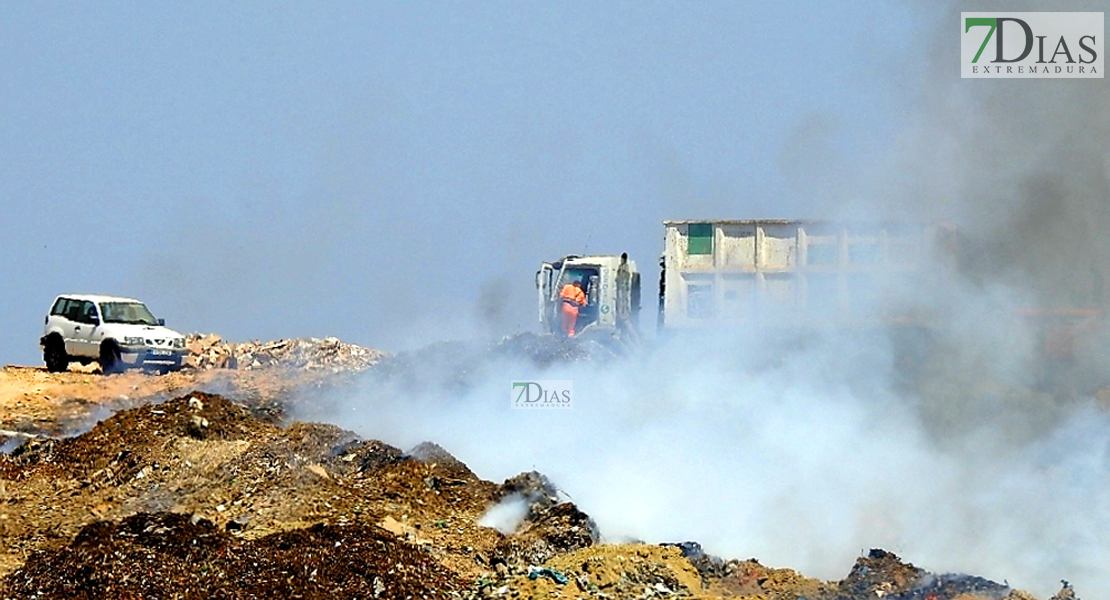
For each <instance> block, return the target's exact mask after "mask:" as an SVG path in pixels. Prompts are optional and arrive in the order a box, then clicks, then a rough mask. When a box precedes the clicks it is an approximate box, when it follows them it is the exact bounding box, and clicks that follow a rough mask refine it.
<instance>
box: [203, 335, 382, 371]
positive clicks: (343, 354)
mask: <svg viewBox="0 0 1110 600" xmlns="http://www.w3.org/2000/svg"><path fill="white" fill-rule="evenodd" d="M185 347H186V348H187V349H188V350H189V355H188V356H186V357H185V366H186V367H191V368H194V369H243V370H252V369H268V368H275V367H277V368H287V369H308V370H311V371H332V372H334V373H339V372H358V371H363V370H365V369H368V368H370V367H372V366H374V365H375V364H377V363H378V362H380V361H381V360H382V359H383V358H385V357H386V356H387V354H386V353H385V352H382V351H380V350H374V349H372V348H366V347H363V346H358V345H355V344H347V343H344V342H341V341H340V340H339V339H338V338H334V337H326V338H297V339H289V340H278V341H276V342H259V341H251V342H244V343H238V344H236V343H230V342H226V341H224V340H223V339H222V338H221V337H220V336H218V335H216V334H214V333H212V334H208V335H201V334H196V333H194V334H191V335H189V336H187V337H186V339H185Z"/></svg>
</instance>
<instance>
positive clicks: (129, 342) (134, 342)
mask: <svg viewBox="0 0 1110 600" xmlns="http://www.w3.org/2000/svg"><path fill="white" fill-rule="evenodd" d="M123 345H124V346H142V345H144V343H143V338H141V337H125V338H123Z"/></svg>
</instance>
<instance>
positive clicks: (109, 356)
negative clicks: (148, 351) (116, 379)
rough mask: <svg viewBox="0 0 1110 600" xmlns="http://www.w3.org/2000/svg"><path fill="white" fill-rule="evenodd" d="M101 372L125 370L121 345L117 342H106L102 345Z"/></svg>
mask: <svg viewBox="0 0 1110 600" xmlns="http://www.w3.org/2000/svg"><path fill="white" fill-rule="evenodd" d="M99 362H100V372H101V373H104V374H105V375H109V374H111V373H121V372H123V361H122V360H120V356H119V346H117V345H116V343H115V342H111V341H108V342H104V343H103V344H101V345H100V360H99Z"/></svg>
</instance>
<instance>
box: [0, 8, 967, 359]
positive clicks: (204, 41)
mask: <svg viewBox="0 0 1110 600" xmlns="http://www.w3.org/2000/svg"><path fill="white" fill-rule="evenodd" d="M937 16H938V15H930V14H927V13H924V12H923V11H922V9H921V7H920V6H918V5H913V4H910V3H905V2H859V3H851V4H841V3H836V4H831V3H821V2H794V3H765V2H759V3H755V2H751V3H743V2H702V3H686V2H683V3H679V2H673V3H648V2H628V3H618V2H604V3H601V2H595V3H560V4H558V5H550V4H548V3H523V2H522V3H484V4H481V3H415V2H404V3H343V4H325V3H303V4H295V3H275V2H242V3H235V4H234V5H233V6H230V7H229V6H228V5H227V4H226V3H195V4H190V5H180V4H175V3H169V4H162V3H122V2H120V3H87V4H78V3H7V4H4V5H2V6H0V73H3V76H2V77H0V164H3V169H0V202H2V207H3V212H2V214H3V236H2V240H0V278H2V280H3V281H4V286H3V287H2V288H0V303H2V305H3V308H4V310H3V311H2V313H0V315H2V316H0V319H3V331H4V335H3V336H0V362H4V363H19V364H37V363H38V362H39V361H40V360H41V357H40V356H39V351H38V348H37V345H36V343H37V337H38V335H39V334H40V330H41V322H42V317H43V315H44V313H45V311H46V310H47V308H48V306H49V304H50V301H51V300H52V299H53V297H54V296H55V295H57V294H59V293H63V292H97V293H109V294H120V295H130V296H137V297H140V298H142V299H144V300H146V301H147V303H148V304H149V305H150V306H151V308H152V309H153V310H154V312H155V313H156V314H157V315H159V316H162V317H165V318H166V319H167V320H168V321H169V322H170V325H171V326H176V327H177V328H179V329H180V330H182V331H186V332H188V331H215V332H219V333H221V334H222V335H224V337H226V338H230V339H234V340H244V339H251V338H255V339H276V338H280V337H291V336H306V335H308V336H325V335H334V336H338V337H340V338H343V339H346V340H350V341H354V342H357V343H361V344H365V345H369V346H374V347H381V348H386V349H399V348H404V347H410V346H413V345H416V344H419V343H423V342H426V341H430V340H437V339H446V338H460V337H473V336H483V335H486V336H489V335H500V334H506V333H512V332H515V331H526V330H536V329H537V325H536V324H535V316H534V314H533V312H534V306H535V302H534V299H533V288H532V285H533V284H532V279H533V273H534V271H535V269H536V267H537V266H538V264H539V262H540V261H541V260H551V259H554V258H557V257H558V256H561V255H562V254H566V253H571V252H575V253H581V252H594V253H619V252H621V251H628V252H629V253H630V254H631V255H632V256H633V258H635V259H637V260H638V261H639V262H640V264H641V267H642V269H643V270H644V271H645V272H646V273H647V275H646V276H645V282H648V286H649V287H648V290H646V291H645V297H647V298H652V297H653V292H652V289H653V288H652V286H653V282H654V279H655V275H654V274H655V263H656V257H657V256H658V254H659V252H660V250H661V245H662V244H661V238H662V226H661V223H660V222H661V221H662V220H663V219H668V218H697V217H734V218H745V217H795V216H798V217H802V216H825V215H822V214H812V213H816V212H820V211H821V210H823V208H822V207H821V206H819V205H815V204H814V203H813V198H812V197H811V192H812V191H813V190H814V189H815V187H814V186H817V187H820V183H821V181H822V178H823V177H826V176H829V174H830V173H833V172H836V173H838V176H845V175H849V176H850V175H851V173H853V172H854V171H855V170H856V169H857V168H859V167H858V165H874V164H877V163H881V162H882V160H883V157H884V156H885V155H886V154H887V153H888V152H890V150H891V144H892V143H893V140H894V139H895V138H896V137H897V135H898V132H899V131H900V130H901V129H902V128H903V127H904V126H905V120H906V115H907V114H908V112H909V111H912V102H913V99H914V97H915V96H916V95H917V94H918V90H917V89H915V83H914V82H915V81H917V79H916V78H915V77H914V76H913V73H914V72H915V71H916V70H919V69H921V68H922V67H921V64H919V62H918V61H921V60H924V59H922V58H921V55H922V52H921V48H922V44H923V42H922V40H923V37H924V36H925V32H926V31H927V30H928V28H929V27H932V26H933V23H932V22H931V20H933V19H935V18H936V17H937ZM954 73H955V75H954V77H957V78H958V73H957V72H955V71H954ZM815 182H816V183H815ZM483 315H484V316H483ZM646 322H648V323H650V322H652V319H650V318H649V319H646Z"/></svg>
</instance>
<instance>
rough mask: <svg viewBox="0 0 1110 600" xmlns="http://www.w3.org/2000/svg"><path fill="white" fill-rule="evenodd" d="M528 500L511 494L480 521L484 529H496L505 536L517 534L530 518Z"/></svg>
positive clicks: (519, 495)
mask: <svg viewBox="0 0 1110 600" xmlns="http://www.w3.org/2000/svg"><path fill="white" fill-rule="evenodd" d="M528 508H529V503H528V499H527V498H525V497H524V496H522V495H521V494H509V495H508V496H505V497H504V498H502V499H501V500H500V501H499V502H498V503H497V504H494V505H493V506H491V507H489V510H487V511H486V514H484V515H482V518H481V519H478V524H479V525H481V526H482V527H490V528H492V529H496V530H497V531H500V532H501V533H503V534H505V535H509V534H512V533H515V532H516V530H517V529H519V528H520V525H521V523H524V519H525V518H526V517H527V516H528Z"/></svg>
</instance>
